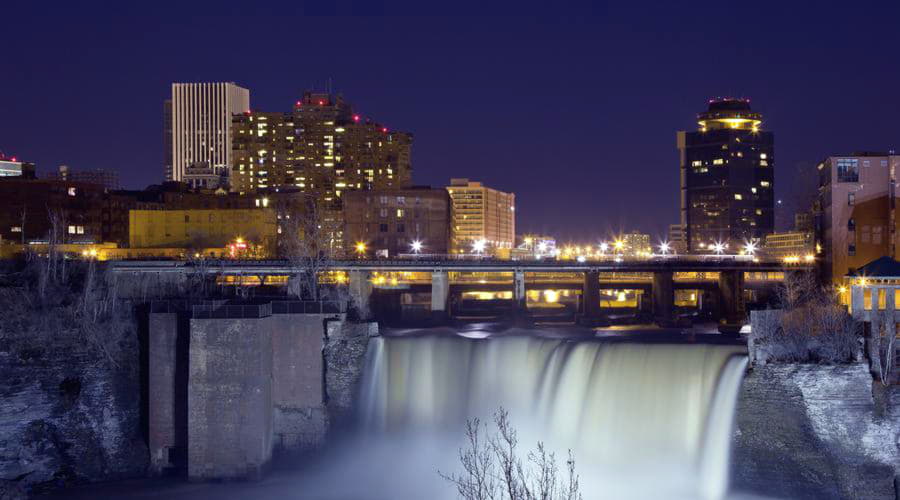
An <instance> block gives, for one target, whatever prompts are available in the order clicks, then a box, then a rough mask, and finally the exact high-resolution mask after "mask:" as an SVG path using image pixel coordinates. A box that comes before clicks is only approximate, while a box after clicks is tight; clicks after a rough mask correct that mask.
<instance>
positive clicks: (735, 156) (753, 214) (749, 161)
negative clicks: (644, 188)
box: [677, 98, 775, 252]
mask: <svg viewBox="0 0 900 500" xmlns="http://www.w3.org/2000/svg"><path fill="white" fill-rule="evenodd" d="M697 123H698V125H699V127H698V130H697V131H694V132H678V135H677V141H678V150H679V156H680V165H681V225H682V227H683V228H684V233H685V239H686V242H687V248H688V251H690V252H703V251H704V249H707V248H709V247H710V246H711V245H715V244H716V243H721V244H724V245H727V247H728V248H732V249H734V248H740V247H742V246H744V245H745V244H746V243H748V242H751V241H761V240H762V239H763V238H764V237H765V235H767V234H769V233H772V232H774V230H775V197H774V181H775V176H774V167H775V138H774V135H773V134H772V132H767V131H763V130H761V125H762V115H760V114H759V113H756V112H753V111H752V110H751V108H750V101H749V99H730V98H729V99H714V100H710V102H709V108H708V109H707V111H706V112H703V113H700V114H699V115H698V122H697Z"/></svg>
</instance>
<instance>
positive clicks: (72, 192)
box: [69, 187, 75, 196]
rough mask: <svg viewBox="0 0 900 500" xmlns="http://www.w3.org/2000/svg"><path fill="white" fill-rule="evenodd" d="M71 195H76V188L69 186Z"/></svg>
mask: <svg viewBox="0 0 900 500" xmlns="http://www.w3.org/2000/svg"><path fill="white" fill-rule="evenodd" d="M69 196H75V188H71V187H70V188H69Z"/></svg>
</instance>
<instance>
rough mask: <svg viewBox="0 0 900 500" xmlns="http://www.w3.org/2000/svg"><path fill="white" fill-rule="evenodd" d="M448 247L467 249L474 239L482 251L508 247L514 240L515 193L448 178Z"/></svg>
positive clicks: (454, 249) (459, 250)
mask: <svg viewBox="0 0 900 500" xmlns="http://www.w3.org/2000/svg"><path fill="white" fill-rule="evenodd" d="M447 192H448V193H449V194H450V200H451V227H450V235H451V244H450V246H451V251H452V252H456V253H470V252H472V250H473V247H474V246H476V242H481V243H483V244H484V249H483V250H482V251H484V252H487V253H496V251H497V250H510V249H512V248H513V246H514V245H515V240H516V195H515V194H513V193H504V192H503V191H498V190H496V189H492V188H489V187H487V186H484V185H482V184H481V183H480V182H472V181H470V180H469V179H451V180H450V185H449V186H447Z"/></svg>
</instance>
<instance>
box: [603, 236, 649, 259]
mask: <svg viewBox="0 0 900 500" xmlns="http://www.w3.org/2000/svg"><path fill="white" fill-rule="evenodd" d="M616 242H621V243H622V244H621V245H618V244H617V243H616ZM616 242H614V243H613V246H614V247H615V250H616V251H617V253H619V254H621V255H625V256H629V257H646V256H648V255H649V254H651V253H653V248H652V247H651V246H650V235H649V234H643V233H639V232H637V231H634V232H631V233H625V234H623V235H621V236H619V237H618V238H616Z"/></svg>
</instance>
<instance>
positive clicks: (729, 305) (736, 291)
mask: <svg viewBox="0 0 900 500" xmlns="http://www.w3.org/2000/svg"><path fill="white" fill-rule="evenodd" d="M719 297H720V299H721V302H720V305H719V309H720V310H719V315H720V318H721V319H720V320H719V323H720V326H719V331H722V332H723V333H724V330H728V332H729V333H736V332H732V330H740V326H741V323H743V321H744V317H745V316H746V311H745V309H744V273H743V271H721V272H719ZM723 326H724V330H723Z"/></svg>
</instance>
